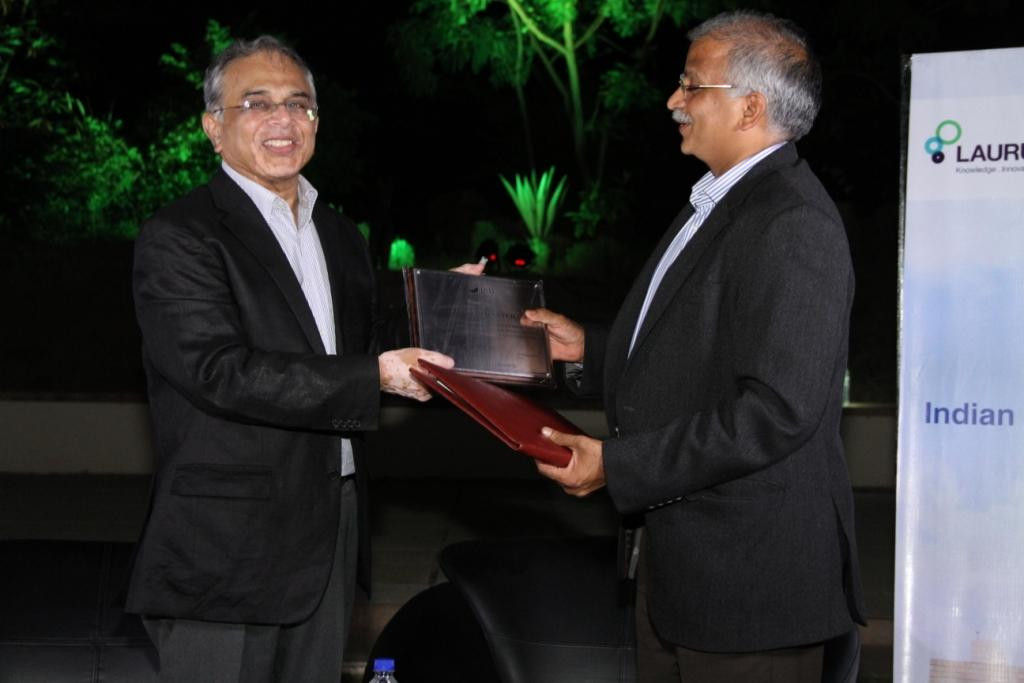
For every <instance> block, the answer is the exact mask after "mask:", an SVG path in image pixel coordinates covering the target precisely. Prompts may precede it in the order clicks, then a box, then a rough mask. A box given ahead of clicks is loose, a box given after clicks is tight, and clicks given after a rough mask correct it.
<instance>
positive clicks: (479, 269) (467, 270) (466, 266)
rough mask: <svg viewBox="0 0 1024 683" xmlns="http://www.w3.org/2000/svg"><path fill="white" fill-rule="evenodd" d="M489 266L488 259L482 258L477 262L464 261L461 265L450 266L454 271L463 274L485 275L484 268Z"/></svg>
mask: <svg viewBox="0 0 1024 683" xmlns="http://www.w3.org/2000/svg"><path fill="white" fill-rule="evenodd" d="M486 267H487V259H485V258H482V259H480V260H479V261H477V262H476V263H463V264H462V265H461V266H456V267H454V268H450V269H449V270H451V272H453V273H462V274H463V275H483V274H484V268H486Z"/></svg>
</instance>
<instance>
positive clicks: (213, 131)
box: [203, 111, 224, 154]
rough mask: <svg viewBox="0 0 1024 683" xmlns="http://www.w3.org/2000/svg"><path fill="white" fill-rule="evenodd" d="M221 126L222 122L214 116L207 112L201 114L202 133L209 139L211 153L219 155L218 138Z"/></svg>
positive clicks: (219, 145)
mask: <svg viewBox="0 0 1024 683" xmlns="http://www.w3.org/2000/svg"><path fill="white" fill-rule="evenodd" d="M223 125H224V124H223V122H222V121H220V120H219V119H218V118H217V117H216V115H214V114H211V113H210V112H208V111H206V112H203V132H204V133H206V137H208V138H210V142H211V143H212V144H213V151H214V152H216V153H217V154H220V149H221V144H220V136H221V129H222V127H223Z"/></svg>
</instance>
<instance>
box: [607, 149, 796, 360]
mask: <svg viewBox="0 0 1024 683" xmlns="http://www.w3.org/2000/svg"><path fill="white" fill-rule="evenodd" d="M796 160H797V155H796V148H795V147H794V146H793V145H792V144H791V143H790V144H786V145H784V146H782V147H780V148H779V149H778V150H776V151H775V152H773V153H772V154H769V155H768V156H767V157H766V158H764V159H763V160H761V162H760V163H758V164H757V165H755V166H754V167H753V168H752V169H750V170H749V171H748V172H747V174H746V175H744V176H743V178H742V179H740V181H739V182H738V183H736V185H734V186H733V187H732V189H730V190H729V192H728V193H726V195H725V197H723V198H722V201H721V202H719V203H718V205H717V206H715V208H714V209H713V210H712V211H711V214H710V215H709V216H708V217H707V219H706V220H705V221H704V223H703V224H702V225H701V226H700V228H699V229H698V230H697V232H696V234H695V235H694V236H693V238H691V239H690V241H689V242H688V243H687V245H686V246H685V247H684V248H683V251H682V253H681V254H679V257H678V258H677V259H676V260H675V263H673V264H672V266H671V267H669V269H668V271H667V272H666V273H665V277H664V278H662V281H661V284H660V285H659V287H658V291H657V292H656V293H655V295H654V299H652V300H651V305H650V307H648V309H647V315H646V316H644V322H643V325H642V326H641V327H640V331H639V332H638V333H637V337H636V344H635V345H634V348H638V347H640V345H641V344H643V342H644V339H645V338H646V337H647V335H648V334H650V331H651V329H652V328H653V327H654V325H655V324H656V323H657V321H658V319H659V318H660V317H661V315H662V314H663V313H664V312H665V309H666V308H668V306H669V304H670V303H671V302H672V300H673V299H674V298H675V297H676V295H677V293H678V292H679V289H680V288H681V287H682V286H683V285H684V284H685V283H686V282H687V280H688V279H689V276H690V275H691V274H692V273H693V269H694V268H695V267H696V265H697V264H698V263H699V262H700V259H701V256H703V255H704V253H705V252H706V251H707V249H708V247H709V246H710V245H711V244H713V243H714V242H715V239H716V238H717V237H718V236H719V235H720V234H721V232H722V231H723V230H724V229H726V228H727V227H728V226H729V224H730V222H731V221H732V214H733V210H734V208H735V207H737V206H739V205H740V204H741V203H742V202H743V200H744V199H746V197H747V195H748V194H749V193H750V192H751V190H752V189H753V188H754V187H755V186H756V185H757V184H758V182H759V181H760V179H761V178H762V177H764V176H765V175H766V174H768V173H769V172H771V171H773V170H775V169H776V168H779V167H780V166H783V165H786V164H792V163H794V162H795V161H796ZM687 208H688V209H689V210H686V209H684V210H683V212H682V213H680V214H679V216H677V217H676V220H674V221H673V222H672V226H671V227H670V228H669V230H668V231H667V232H666V233H665V236H663V237H662V238H661V242H660V243H659V244H658V247H657V248H656V249H655V251H654V254H652V255H651V258H650V259H648V261H647V265H646V266H645V267H644V270H643V271H641V276H640V277H638V278H637V283H636V284H635V285H634V286H633V290H632V291H631V292H630V295H629V298H627V301H626V302H625V303H624V304H623V306H622V309H621V312H620V316H619V318H620V319H622V320H619V319H617V320H616V325H617V326H618V325H620V324H622V325H623V326H628V331H626V333H625V334H622V332H623V330H622V329H619V330H617V331H616V332H617V333H613V334H615V339H616V341H623V340H624V342H625V344H624V346H623V347H622V348H621V349H615V351H616V352H617V353H618V354H619V355H617V356H612V358H621V359H622V362H623V364H625V363H626V362H627V360H628V359H627V358H626V355H625V354H626V353H628V351H629V340H630V339H631V338H632V336H633V327H634V326H635V325H636V320H637V317H638V316H639V315H640V308H641V306H642V305H643V300H644V296H646V294H647V287H648V285H649V283H650V281H651V276H652V275H653V274H654V269H655V268H656V267H657V264H658V262H659V261H660V260H661V257H662V255H663V254H664V253H665V250H666V249H667V248H668V245H669V243H671V241H672V238H673V237H675V235H676V233H678V232H679V230H680V228H682V226H683V224H685V222H686V221H687V220H689V218H690V216H691V215H693V207H691V206H690V205H689V204H687ZM680 219H682V220H681V221H680ZM638 285H641V286H638ZM627 305H629V310H627ZM609 351H612V349H609ZM617 376H618V375H612V377H617Z"/></svg>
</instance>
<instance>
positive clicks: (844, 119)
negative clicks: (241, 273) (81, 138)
mask: <svg viewBox="0 0 1024 683" xmlns="http://www.w3.org/2000/svg"><path fill="white" fill-rule="evenodd" d="M582 2H585V0H581V3H582ZM6 4H7V5H10V4H11V2H10V0H8V2H7V3H6ZM14 4H18V3H14ZM410 4H411V3H409V2H379V3H371V2H339V3H331V4H324V5H319V4H316V3H312V4H304V3H293V4H287V3H280V2H275V3H270V2H263V1H258V2H250V3H239V2H224V1H222V0H212V1H208V2H198V1H194V0H189V1H183V2H173V3H170V2H161V3H156V2H146V1H141V2H134V3H123V2H114V1H113V0H94V1H93V2H89V3H67V2H46V1H40V2H36V3H34V5H33V11H34V12H35V14H36V16H37V17H38V19H39V23H40V25H41V26H42V27H43V28H44V29H45V30H46V31H48V32H49V33H50V34H52V35H53V36H54V37H56V38H57V40H58V45H57V49H58V51H59V52H60V54H61V55H62V57H63V58H64V59H65V60H66V64H67V65H69V68H70V71H71V73H70V74H65V79H66V82H65V84H64V85H65V87H66V88H67V89H68V90H69V91H71V92H73V93H74V95H75V96H76V97H78V98H80V99H81V100H82V101H83V103H84V104H85V106H86V107H87V108H88V109H89V110H90V111H92V112H95V113H99V114H104V115H109V116H111V117H113V118H116V119H119V120H121V121H123V124H124V128H123V131H124V135H125V137H126V138H127V139H129V140H144V139H145V136H146V135H147V131H148V130H149V128H150V127H151V125H152V122H153V121H154V120H156V118H157V117H159V116H160V113H161V109H163V108H175V109H180V108H181V107H182V106H183V104H184V105H187V106H191V107H193V108H194V109H195V111H196V112H197V117H196V125H197V126H198V112H199V111H200V110H201V107H202V103H201V98H200V96H199V95H198V94H197V93H196V92H195V91H194V90H189V89H188V88H182V87H181V84H180V83H176V82H175V81H174V80H173V79H172V78H170V77H169V76H168V75H167V74H166V72H165V71H162V70H161V69H160V68H159V61H160V55H161V54H164V53H166V52H167V50H168V46H169V45H170V44H171V43H174V42H177V43H181V44H183V45H185V46H189V47H195V48H200V47H202V46H203V37H204V31H205V28H206V23H207V20H208V19H215V20H217V21H218V22H220V23H221V24H223V25H224V26H226V27H228V28H229V29H230V31H231V34H232V35H234V36H240V37H253V36H255V35H258V34H260V33H264V32H269V33H274V34H276V35H278V36H280V37H282V38H284V39H285V40H286V41H287V42H289V43H291V44H292V45H293V46H295V47H296V48H297V50H298V51H299V52H300V53H301V54H302V55H303V56H304V57H305V58H306V60H307V61H308V62H309V64H310V66H311V68H312V70H313V73H314V75H315V76H316V77H317V85H318V89H319V91H320V106H321V108H322V110H324V111H325V112H326V111H327V110H330V109H332V108H334V109H335V111H341V110H344V111H345V112H346V113H347V116H346V117H345V119H344V121H343V122H342V121H339V120H337V119H327V118H326V117H324V118H323V122H322V125H321V130H320V136H319V138H318V156H317V157H316V158H315V159H314V163H313V164H312V165H311V167H310V169H309V172H308V174H307V175H309V176H310V178H311V180H313V182H314V184H315V185H316V186H317V187H318V189H319V190H320V192H321V197H322V198H324V199H326V200H327V201H330V202H331V203H332V204H335V205H338V206H341V207H343V210H344V212H345V213H346V214H348V215H349V216H350V217H352V218H353V220H355V221H357V222H358V221H366V222H369V223H370V224H371V225H372V226H373V233H372V238H371V245H372V246H373V248H374V250H375V253H376V254H377V256H378V259H381V260H383V259H384V256H383V254H384V249H385V248H386V245H387V243H388V242H390V239H391V238H392V237H394V236H399V235H400V236H402V237H405V238H407V239H409V240H410V242H412V243H413V244H414V246H415V247H416V249H417V263H418V265H425V266H428V267H442V266H444V267H447V266H450V265H455V264H456V263H461V262H463V261H465V260H469V259H472V257H473V251H474V249H475V245H474V244H473V237H472V227H473V223H474V221H477V220H482V219H487V220H491V221H495V222H497V223H499V224H501V225H508V226H514V225H515V213H514V209H513V207H512V204H511V202H510V201H509V199H508V197H507V196H506V195H505V193H504V190H503V189H502V188H501V186H500V184H499V182H498V180H497V175H498V174H499V173H501V174H504V175H506V176H511V175H512V174H513V173H516V172H525V171H526V170H528V168H529V163H528V160H527V158H526V156H525V151H524V145H523V143H522V135H521V129H520V124H519V119H518V117H517V112H516V108H515V98H514V94H513V91H512V90H511V89H510V88H504V89H496V88H494V87H492V86H491V85H490V83H489V82H488V79H487V77H486V75H484V74H481V75H473V74H470V73H468V72H463V73H457V74H451V73H441V74H440V75H439V81H438V88H437V90H436V91H435V92H434V93H433V94H431V95H425V96H417V95H414V94H412V91H411V90H410V88H408V87H407V85H406V83H405V81H404V80H403V77H402V70H401V69H400V66H399V64H397V63H396V58H395V46H394V44H393V42H391V41H389V38H388V36H389V29H390V27H392V26H394V25H395V24H396V23H397V22H399V21H400V20H402V19H403V18H405V17H407V16H408V13H409V6H410ZM738 6H744V7H752V8H757V9H764V10H768V11H771V12H773V13H775V14H778V15H780V16H785V17H788V18H791V19H793V20H795V21H796V22H797V23H798V24H800V25H801V26H802V27H803V28H804V29H806V30H807V31H808V33H809V34H810V36H811V38H812V40H813V42H814V44H815V46H816V48H817V50H818V52H819V56H820V58H821V60H822V63H823V70H824V74H825V83H824V106H823V108H822V111H821V113H820V115H819V117H818V121H817V124H816V126H815V129H814V131H812V133H811V134H810V135H809V136H808V137H807V138H805V139H804V140H803V141H801V142H800V143H799V144H798V147H799V149H800V151H801V153H802V154H803V156H805V157H806V158H807V159H808V160H809V162H810V163H811V165H812V167H813V168H814V169H815V170H816V171H817V172H818V174H819V176H820V177H821V178H822V180H823V182H824V183H825V185H826V187H827V188H828V189H829V191H830V192H831V193H832V196H833V197H834V199H835V200H836V203H837V204H838V205H839V207H840V210H841V211H842V213H843V215H844V219H845V221H846V227H847V231H848V235H849V238H850V243H851V247H852V251H853V258H854V264H855V267H856V272H857V287H858V289H857V299H856V303H855V311H854V317H853V328H852V340H851V359H850V366H851V373H852V376H853V398H854V400H872V401H884V402H891V401H894V400H895V397H896V386H895V384H896V380H895V378H896V367H895V366H896V316H897V292H898V289H897V288H898V281H897V265H898V235H899V186H900V180H901V176H900V158H901V141H900V126H901V120H902V115H901V101H902V82H901V79H902V68H901V63H902V56H903V55H909V54H911V53H915V52H936V51H947V50H971V49H983V48H997V47H1012V46H1019V45H1021V44H1022V43H1024V39H1022V38H1021V36H1020V33H1019V23H1018V22H1017V21H1015V20H1012V19H1011V9H1010V8H1011V2H1010V0H983V1H980V2H959V1H949V2H916V1H915V2H912V1H907V0H899V1H894V2H884V3H875V2H853V1H851V0H842V1H840V2H835V3H819V2H810V1H808V0H794V1H790V2H783V1H775V2H769V1H764V2H757V1H754V2H750V3H746V4H743V5H739V4H738V3H735V2H703V1H702V2H696V3H694V7H695V9H694V13H695V14H696V15H698V16H710V15H712V14H715V13H717V12H718V11H720V10H721V9H726V8H731V7H738ZM2 20H3V19H2V18H0V21H2ZM692 25H693V24H692V23H690V22H688V23H687V25H684V26H683V27H682V28H676V27H675V26H673V25H672V24H671V22H665V23H663V24H662V26H661V28H660V29H659V32H658V34H657V36H656V39H655V41H654V51H653V54H652V55H651V58H650V60H649V62H648V67H647V74H648V77H649V78H650V79H651V80H653V81H654V82H656V83H660V84H663V97H662V99H661V100H660V102H659V103H658V104H656V105H655V106H651V107H647V108H645V109H644V110H642V111H635V112H632V113H630V114H629V115H628V117H626V118H625V119H624V120H623V121H622V122H621V125H620V126H619V127H618V128H617V129H616V131H615V134H614V135H613V136H612V137H611V142H610V143H609V148H608V164H607V168H608V175H609V178H611V179H613V180H614V183H615V186H616V187H617V188H618V190H617V191H618V192H620V200H621V201H620V206H621V211H620V212H618V213H617V215H616V217H615V218H614V220H611V221H610V222H609V223H608V224H606V225H602V227H601V233H600V234H601V235H602V237H603V238H604V239H605V240H606V244H607V245H608V248H609V249H610V250H612V252H613V253H614V254H615V255H616V256H615V257H614V258H609V259H607V261H606V267H605V268H604V269H603V271H602V272H600V274H599V275H595V274H593V273H591V274H589V275H588V276H580V277H575V278H574V277H572V276H567V277H564V278H552V284H551V285H550V288H549V304H550V305H551V307H552V308H559V307H561V308H563V309H565V310H566V311H567V312H570V313H575V314H577V315H579V316H580V317H584V318H586V317H588V316H589V317H602V316H604V315H607V316H610V315H612V314H613V313H614V308H615V305H616V304H617V302H618V300H619V299H620V298H621V296H622V295H623V294H624V287H625V286H626V284H627V283H628V280H629V278H630V277H631V276H632V275H633V274H634V273H635V271H636V269H637V268H638V267H639V264H640V262H641V261H642V259H643V258H644V257H645V256H646V254H647V252H648V250H649V248H650V247H651V246H652V245H653V243H654V242H655V241H656V240H657V238H658V237H659V236H660V235H661V233H662V231H663V230H664V228H665V226H666V225H667V223H668V221H669V220H670V219H671V218H672V216H674V215H675V213H676V212H677V211H678V210H679V208H680V207H681V205H682V203H683V202H685V201H686V199H687V197H688V195H689V187H690V185H691V184H692V183H693V182H694V181H695V180H696V179H697V177H699V175H700V174H701V173H703V170H704V169H703V168H702V167H701V165H700V164H699V163H697V162H695V161H694V160H692V159H688V158H685V157H683V156H682V155H680V153H679V151H678V150H679V139H678V133H677V132H676V129H675V126H674V125H672V123H671V122H670V120H669V118H668V115H667V112H666V110H665V109H664V105H663V102H664V99H665V98H667V97H668V95H669V94H670V92H671V90H672V89H673V87H674V83H675V80H676V78H677V75H678V73H679V71H680V70H681V67H682V64H683V61H684V58H685V49H686V41H685V37H684V34H685V30H686V29H687V28H689V27H690V26H692ZM591 68H592V69H593V68H594V67H591ZM588 77H595V76H594V73H593V72H591V73H590V74H589V75H588ZM528 92H529V96H530V103H531V119H532V121H533V125H534V136H535V147H536V149H537V150H538V158H537V166H538V168H540V169H543V168H546V167H547V166H548V165H550V164H555V165H556V166H557V167H558V168H559V170H560V171H564V172H568V173H569V175H570V180H569V183H570V200H569V201H567V204H566V207H565V209H571V208H572V207H571V206H570V204H571V203H572V201H573V199H572V198H573V197H574V196H575V195H574V192H575V190H578V188H579V184H580V183H579V178H578V177H577V172H576V171H575V169H574V165H573V156H572V147H571V141H570V138H569V135H568V128H567V127H566V125H565V114H564V113H563V111H562V110H561V108H560V106H559V102H558V98H557V96H556V94H555V93H554V91H553V89H552V88H550V87H549V86H547V85H546V83H545V82H544V81H543V80H542V79H541V78H540V77H538V74H537V73H535V74H534V78H533V79H532V80H531V83H530V86H529V91H528ZM190 98H192V99H194V101H191V102H190V101H189V100H190ZM323 123H328V124H329V125H326V126H325V125H323ZM332 126H333V128H332ZM10 151H11V150H10V149H8V150H5V151H4V152H3V154H4V156H5V157H7V155H8V154H9V153H10ZM5 163H6V162H5ZM574 187H575V190H574ZM30 190H31V188H29V191H26V190H25V188H12V187H11V186H8V187H6V188H0V196H2V201H0V206H2V207H4V209H5V210H10V207H11V206H15V205H16V204H17V203H19V202H25V201H31V197H32V193H31V191H30ZM24 228H25V229H24V230H19V229H18V228H17V227H15V228H14V229H13V230H12V229H10V228H9V229H8V231H7V232H6V234H4V235H3V236H2V239H3V242H2V243H0V246H2V247H3V256H2V257H0V267H2V273H3V274H2V275H0V278H3V279H4V280H6V282H4V281H3V280H0V287H2V291H4V295H3V297H4V299H3V300H2V304H3V306H4V308H5V309H6V313H7V315H5V316H4V320H5V323H4V327H6V328H7V330H6V331H5V332H4V333H3V335H2V337H3V340H2V341H0V354H2V359H3V360H2V363H0V392H8V393H12V392H13V393H21V392H34V393H37V394H38V393H40V392H41V393H45V394H62V393H63V394H67V393H86V392H100V393H108V394H109V393H122V394H134V393H141V392H142V389H143V380H142V375H141V370H140V367H139V360H138V355H139V354H138V349H139V341H138V336H137V331H136V330H135V326H134V320H133V315H132V312H131V293H130V249H131V245H130V242H127V241H124V240H122V241H117V240H114V241H111V240H86V241H79V242H77V243H76V244H74V245H63V246H61V245H51V244H46V243H41V242H39V241H38V240H33V239H30V238H29V237H27V236H26V235H27V234H28V233H29V232H31V231H30V230H29V228H30V226H24ZM555 229H556V231H560V232H562V233H563V237H564V238H565V239H568V237H569V236H571V227H566V226H565V225H561V226H559V225H556V228H555ZM382 279H383V280H384V284H385V285H388V283H389V282H390V278H389V276H387V275H386V274H385V275H384V276H383V278H382ZM545 280H548V278H545ZM588 297H590V298H588ZM588 301H590V302H593V304H592V305H591V304H589V303H588Z"/></svg>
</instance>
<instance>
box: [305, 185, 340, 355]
mask: <svg viewBox="0 0 1024 683" xmlns="http://www.w3.org/2000/svg"><path fill="white" fill-rule="evenodd" d="M313 223H314V224H315V225H316V231H317V234H318V235H319V236H320V247H321V249H323V251H324V261H325V262H326V263H327V277H328V279H329V280H330V285H331V305H332V306H333V308H334V338H335V339H334V344H335V348H336V353H337V354H338V355H339V356H340V355H341V354H342V353H343V351H344V349H345V269H344V268H343V267H342V263H343V262H344V260H345V250H344V247H343V245H342V243H341V238H340V236H339V234H338V231H337V230H336V229H335V221H333V220H332V219H331V217H330V214H329V213H328V212H327V211H325V210H324V209H321V208H320V202H319V201H317V203H316V206H315V207H313Z"/></svg>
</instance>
